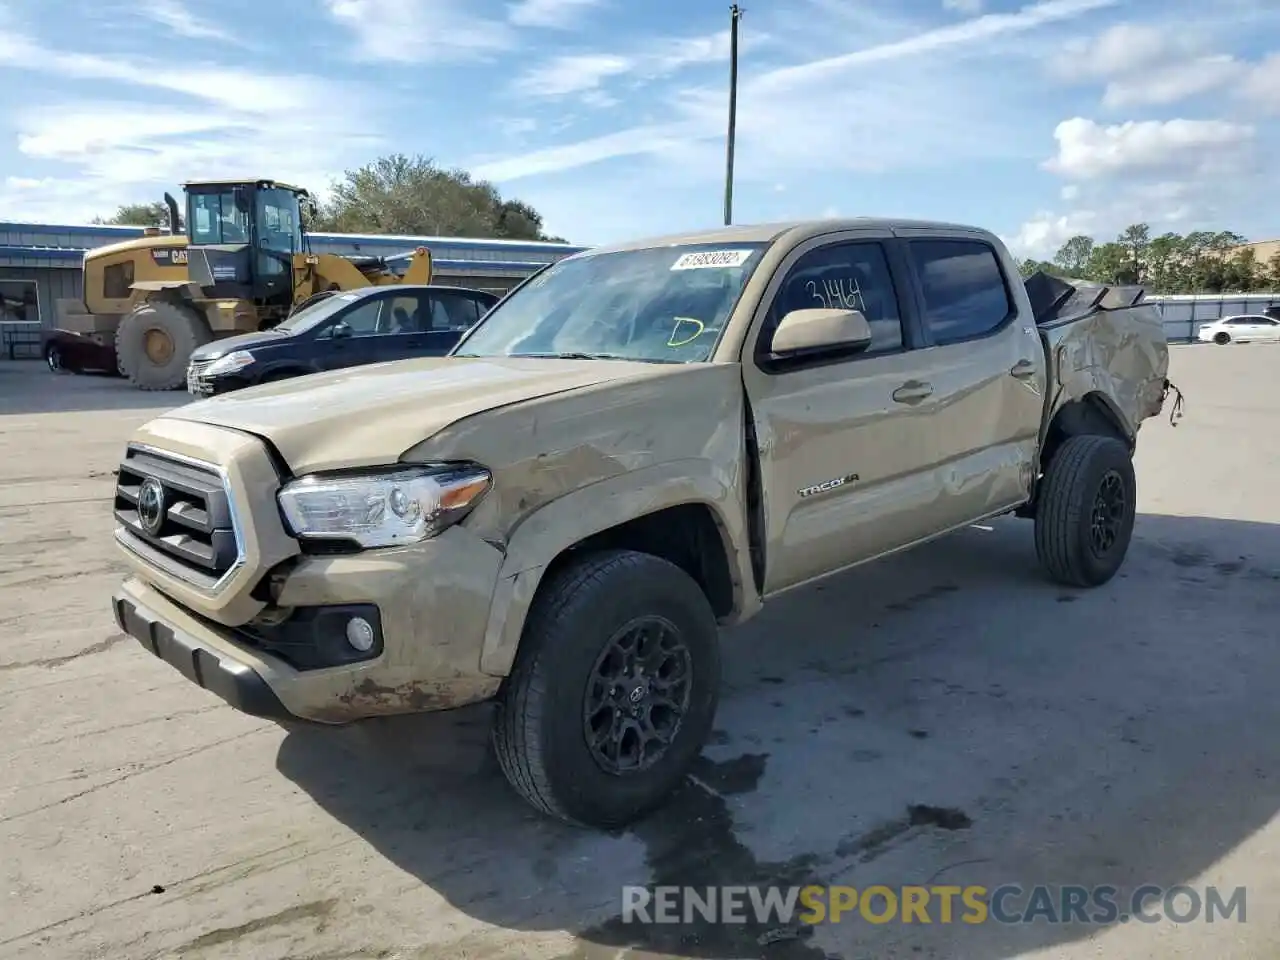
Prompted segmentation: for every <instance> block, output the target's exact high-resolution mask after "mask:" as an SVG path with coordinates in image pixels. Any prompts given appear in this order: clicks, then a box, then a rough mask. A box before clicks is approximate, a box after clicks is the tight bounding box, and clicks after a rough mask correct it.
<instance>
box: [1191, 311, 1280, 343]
mask: <svg viewBox="0 0 1280 960" xmlns="http://www.w3.org/2000/svg"><path fill="white" fill-rule="evenodd" d="M1196 337H1197V338H1198V339H1199V340H1200V342H1201V343H1216V344H1220V345H1223V346H1225V345H1226V344H1228V343H1233V342H1240V343H1249V342H1250V341H1255V340H1270V341H1272V342H1280V320H1277V319H1275V318H1274V317H1264V316H1262V315H1261V314H1252V313H1251V314H1242V315H1240V316H1235V317H1223V318H1222V319H1220V320H1214V321H1212V322H1210V323H1206V324H1205V325H1204V326H1203V327H1201V328H1200V329H1199V330H1198V331H1196Z"/></svg>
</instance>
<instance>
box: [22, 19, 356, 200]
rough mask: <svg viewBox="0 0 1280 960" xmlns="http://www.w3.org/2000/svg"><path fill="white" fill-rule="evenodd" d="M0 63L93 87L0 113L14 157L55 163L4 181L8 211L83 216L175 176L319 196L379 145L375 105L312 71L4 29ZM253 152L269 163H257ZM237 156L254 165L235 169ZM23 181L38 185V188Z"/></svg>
mask: <svg viewBox="0 0 1280 960" xmlns="http://www.w3.org/2000/svg"><path fill="white" fill-rule="evenodd" d="M0 67H8V68H11V69H16V70H20V71H25V72H27V73H28V74H36V75H39V74H46V75H54V76H56V77H58V78H59V79H60V80H62V81H72V82H75V81H82V82H83V81H87V82H89V83H90V84H92V85H93V89H95V90H104V94H103V96H101V97H98V98H84V99H81V100H79V101H71V102H62V103H53V104H50V103H41V102H40V100H41V99H42V98H41V97H39V96H37V97H34V98H32V99H31V100H30V101H29V105H28V106H26V107H25V109H22V110H20V111H18V112H17V113H16V114H13V115H11V116H9V117H8V118H7V120H8V122H9V124H10V125H11V126H12V128H13V129H14V130H15V131H16V147H17V151H18V155H19V156H20V157H21V158H25V159H26V160H27V161H28V162H29V163H31V164H32V165H33V166H34V167H35V168H36V169H41V170H42V169H45V168H51V169H52V170H53V171H57V172H56V174H54V175H52V176H49V177H32V176H18V175H14V176H11V177H10V178H9V179H8V180H6V181H5V182H4V185H3V187H2V188H0V208H2V209H4V210H5V211H6V213H7V215H8V216H11V217H16V218H28V219H37V218H38V219H53V220H67V219H72V220H84V219H86V218H88V217H90V216H92V215H94V214H107V213H110V212H111V211H112V210H114V209H115V207H116V206H118V205H119V204H121V203H125V202H132V201H137V200H152V199H156V197H157V196H158V195H159V193H160V191H162V190H164V189H169V190H172V189H174V187H175V186H176V184H177V183H178V182H180V181H182V180H185V179H203V178H214V177H231V176H244V175H246V173H248V174H249V175H258V176H273V177H279V178H280V179H282V180H288V181H291V182H296V183H301V184H303V185H306V186H310V187H312V188H314V189H315V190H316V192H323V190H324V188H325V187H326V186H327V184H328V181H329V179H330V178H331V177H332V175H333V173H334V172H335V171H338V170H341V169H343V168H344V167H345V166H347V165H349V164H351V163H353V162H354V161H356V160H357V159H359V160H363V159H367V153H368V152H369V151H370V150H372V149H373V148H374V147H375V145H378V144H380V140H379V138H378V137H377V136H376V134H375V131H376V129H377V124H378V122H379V120H380V119H381V118H380V117H379V116H378V115H377V108H376V107H374V108H371V107H370V105H369V101H368V98H366V97H364V96H362V94H361V91H360V90H359V89H357V88H353V86H352V85H350V84H336V83H331V82H329V81H327V80H325V79H324V78H320V77H309V76H290V75H273V74H259V73H254V72H251V71H249V70H245V69H239V68H229V67H224V66H221V65H218V64H211V63H199V62H195V63H193V62H189V61H188V62H174V61H172V60H123V59H111V58H106V57H101V56H97V55H94V54H85V53H78V52H74V51H65V50H57V49H50V48H46V47H42V46H41V45H40V44H39V43H38V42H36V41H35V40H34V39H32V38H30V37H26V36H23V35H22V34H21V33H19V32H17V31H16V30H11V31H9V32H7V33H5V34H4V35H3V40H0ZM121 87H123V88H125V90H126V91H127V92H125V93H122V92H121V89H120V88H121ZM128 88H133V89H132V90H128ZM148 93H149V94H150V97H149V98H148V97H147V96H146V95H147V94H148ZM157 94H158V95H159V97H158V100H157ZM316 103H323V104H325V106H326V108H327V112H326V113H325V114H324V115H318V114H316V112H315V110H314V107H315V104H316ZM264 160H267V161H268V163H269V166H270V169H263V168H262V167H259V166H258V164H259V163H262V162H263V161H264ZM246 163H252V164H254V167H253V168H251V169H250V170H249V171H246V170H245V164H246ZM50 165H52V166H51V167H50ZM34 180H39V181H41V186H40V189H39V190H38V191H37V190H33V189H32V188H31V186H30V183H29V181H34Z"/></svg>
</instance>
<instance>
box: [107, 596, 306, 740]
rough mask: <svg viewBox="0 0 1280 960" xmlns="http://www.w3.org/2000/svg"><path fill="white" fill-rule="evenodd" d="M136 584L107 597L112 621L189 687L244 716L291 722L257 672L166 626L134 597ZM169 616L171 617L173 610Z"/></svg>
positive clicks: (190, 632)
mask: <svg viewBox="0 0 1280 960" xmlns="http://www.w3.org/2000/svg"><path fill="white" fill-rule="evenodd" d="M139 586H141V584H140V582H139V581H137V580H129V581H126V582H125V584H124V586H123V587H122V588H121V589H120V590H117V591H116V593H115V596H113V597H112V598H111V600H112V607H113V608H114V610H115V615H116V623H117V624H119V626H120V629H121V630H122V631H124V632H125V633H127V634H128V635H129V636H131V637H133V638H134V639H135V640H137V641H138V642H139V643H141V644H142V645H143V646H144V647H146V648H147V649H148V650H150V651H151V652H152V653H153V654H155V655H156V656H157V657H159V658H160V659H161V660H163V661H164V662H165V663H167V664H169V666H171V667H173V668H174V669H175V670H177V671H178V672H179V673H181V674H182V675H183V676H184V677H186V678H187V679H188V680H190V681H191V682H192V683H194V684H196V685H198V686H201V687H204V688H205V689H206V690H208V691H209V692H210V693H214V694H217V695H218V696H219V697H221V698H222V699H223V700H225V701H226V702H227V703H229V704H230V705H231V706H233V707H235V708H236V709H237V710H239V711H241V712H242V713H247V714H249V715H251V716H255V717H267V718H269V719H272V720H281V721H283V720H288V719H291V718H292V714H290V713H289V711H288V710H286V709H285V707H284V704H283V703H281V702H280V698H279V697H278V696H276V694H275V691H273V690H272V689H271V685H270V684H268V683H267V681H266V680H265V679H264V678H263V677H262V675H261V674H260V673H258V672H257V671H256V670H254V669H253V667H251V666H249V665H248V664H246V663H241V662H240V661H238V660H235V659H233V658H232V657H231V656H230V655H228V653H227V652H226V651H225V650H220V649H216V648H212V647H210V646H209V645H208V644H206V643H205V642H203V641H202V640H201V639H200V637H199V636H197V635H196V634H195V633H194V632H192V631H190V630H185V629H183V628H182V627H179V626H175V625H174V624H173V623H171V622H167V621H166V620H165V619H164V618H163V617H162V615H161V614H160V613H159V612H158V611H156V610H153V609H151V608H150V607H149V606H147V605H145V604H144V603H143V602H142V601H141V600H139V599H138V598H137V594H138V593H140V592H142V591H140V590H139V589H138V587H139ZM152 592H154V591H152ZM170 606H172V604H170ZM169 612H170V616H171V618H172V613H173V611H169Z"/></svg>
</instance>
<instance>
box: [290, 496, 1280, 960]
mask: <svg viewBox="0 0 1280 960" xmlns="http://www.w3.org/2000/svg"><path fill="white" fill-rule="evenodd" d="M1277 613H1280V527H1277V526H1273V525H1267V524H1259V523H1246V522H1237V521H1228V520H1215V519H1208V518H1193V517H1174V516H1160V515H1149V514H1146V515H1142V516H1140V517H1139V521H1138V527H1137V533H1136V539H1135V542H1134V544H1133V547H1132V550H1131V553H1130V556H1129V560H1128V562H1127V564H1126V566H1125V567H1124V569H1123V571H1122V573H1121V575H1120V576H1119V577H1117V579H1115V580H1114V581H1113V582H1112V583H1111V584H1108V585H1107V586H1105V587H1103V588H1100V589H1097V590H1094V591H1083V592H1082V591H1072V590H1064V589H1062V588H1059V587H1056V586H1054V585H1052V584H1049V583H1047V582H1046V581H1045V580H1044V579H1043V578H1042V576H1041V574H1040V572H1039V570H1038V567H1037V565H1036V561H1035V555H1034V551H1033V548H1032V544H1031V528H1030V525H1029V524H1028V523H1026V522H1023V521H1016V520H1012V519H1007V520H1001V521H998V522H996V523H995V524H993V525H991V526H990V527H988V528H985V529H984V528H972V529H970V530H966V531H963V532H962V533H959V534H956V535H954V536H952V537H950V538H947V539H946V540H943V541H940V542H937V543H934V544H931V545H928V546H925V547H922V548H919V549H917V550H915V551H913V552H911V553H907V554H903V555H901V556H899V557H895V558H891V559H888V560H885V561H882V562H880V563H877V564H873V565H869V566H867V567H864V568H862V569H860V570H856V571H853V572H852V573H849V574H845V575H843V576H841V577H838V578H836V579H834V580H832V581H828V582H827V583H825V584H822V585H819V586H817V587H815V588H810V589H808V590H805V591H803V592H802V593H800V594H798V595H796V596H794V597H788V598H786V599H784V600H779V601H777V602H775V603H773V604H771V605H769V606H768V608H767V609H766V610H765V612H764V613H762V614H761V615H760V616H759V617H758V618H757V619H756V620H754V621H752V622H751V623H749V624H747V625H745V626H743V627H741V628H739V629H737V630H736V631H733V632H731V633H728V634H726V636H725V643H726V646H727V647H728V650H729V655H728V657H727V663H726V675H725V679H724V696H723V700H722V705H721V710H720V714H719V716H718V720H717V725H718V729H717V731H716V734H715V736H714V738H713V743H712V744H711V745H710V746H709V747H708V748H707V750H706V751H705V754H704V757H703V759H702V761H701V766H700V769H699V770H698V772H697V782H689V783H687V784H686V786H685V787H684V788H683V789H682V790H681V791H680V792H679V794H678V795H677V796H676V797H675V798H674V799H673V800H672V802H671V803H669V804H668V805H667V806H666V807H664V808H663V809H662V810H660V811H658V812H657V813H655V814H654V815H653V816H651V817H650V818H649V819H648V820H647V821H645V822H643V823H641V824H639V825H638V826H636V827H635V828H634V829H633V830H630V831H628V832H626V833H625V834H623V835H619V836H607V835H602V834H597V833H592V832H589V831H583V830H576V829H572V828H568V827H564V826H562V825H559V824H556V823H552V822H549V821H547V820H544V819H542V818H540V817H539V816H538V815H536V814H535V813H533V812H532V811H531V810H530V809H529V808H527V807H526V806H525V805H524V804H523V803H522V802H521V801H520V800H519V799H517V798H516V797H515V795H514V794H513V793H512V792H511V791H510V790H509V789H508V788H507V786H506V784H505V782H504V781H503V779H502V776H501V774H500V772H499V771H498V769H497V767H496V762H495V761H494V760H493V759H492V757H491V755H490V754H489V752H488V749H487V723H488V712H487V709H486V708H475V709H469V710H466V711H459V712H457V713H454V714H450V715H444V716H436V717H421V718H403V719H394V720H388V721H376V722H371V723H368V724H364V725H360V726H357V727H352V728H348V729H345V730H340V731H334V732H324V731H318V732H312V731H305V732H294V733H290V734H289V735H288V736H287V737H286V738H285V740H284V742H283V744H282V747H281V751H280V754H279V757H278V760H277V764H278V767H279V769H280V771H281V772H282V773H283V774H284V775H285V776H287V777H289V778H290V779H291V780H292V781H294V782H295V783H297V784H298V785H299V786H300V787H301V788H302V789H304V790H305V791H306V792H307V793H308V794H310V796H312V797H313V798H314V799H315V801H316V802H317V803H318V804H320V805H321V806H322V807H323V808H324V809H325V810H326V811H328V812H329V813H330V814H332V815H333V816H334V817H336V818H337V819H338V820H340V821H341V822H342V823H344V824H346V825H347V826H349V827H350V828H351V829H353V830H354V831H356V832H358V833H359V834H360V835H361V836H362V837H363V838H364V839H365V840H366V841H367V842H368V843H369V844H371V845H372V846H373V847H374V848H375V849H377V850H378V851H379V852H380V853H381V854H382V855H383V856H385V857H387V858H388V859H389V860H390V861H392V862H394V863H395V864H396V865H397V866H399V867H400V868H401V869H403V870H404V871H406V872H407V873H409V874H411V875H412V876H413V877H415V878H417V879H418V880H419V881H421V882H422V883H424V884H427V885H429V886H430V887H431V888H432V889H434V890H435V891H437V892H438V893H440V894H441V895H442V896H443V897H445V898H446V899H447V900H448V901H449V903H451V904H452V905H453V906H454V907H456V908H458V909H460V910H462V911H464V912H465V913H467V914H468V915H470V916H472V917H474V918H477V919H479V920H481V921H484V922H486V923H489V924H496V925H499V926H501V927H505V928H508V929H512V930H530V931H532V930H538V931H542V930H556V929H568V930H571V931H574V932H576V933H577V935H578V946H577V947H576V948H575V950H574V952H573V953H572V954H571V955H570V956H572V957H574V958H593V960H594V958H601V960H603V958H615V957H626V956H653V955H657V956H667V955H671V956H679V957H695V958H707V960H737V958H745V957H767V958H774V957H776V958H788V960H798V958H806V960H807V958H823V957H844V958H848V960H853V958H854V957H863V956H872V955H874V956H877V957H889V956H920V955H925V956H952V955H959V954H960V953H963V955H964V956H966V957H973V958H983V960H985V958H992V960H995V958H1004V957H1010V956H1013V955H1015V954H1018V953H1020V952H1022V951H1026V950H1030V949H1033V948H1035V947H1043V946H1049V945H1054V944H1062V943H1065V942H1068V941H1072V940H1077V939H1080V938H1083V937H1086V936H1089V935H1091V934H1095V933H1097V928H1096V927H1089V926H1086V925H1079V924H1076V925H1048V924H1045V923H1043V922H1040V923H1035V924H1020V925H1013V926H1011V925H1000V924H996V923H986V924H982V925H977V926H970V925H965V924H958V923H957V924H951V925H947V924H941V923H939V922H937V914H936V913H935V914H934V916H935V920H934V922H933V923H932V924H930V925H924V924H919V923H917V924H909V925H904V924H901V923H897V922H893V923H887V924H883V925H872V924H869V923H867V922H865V921H864V920H862V919H859V918H856V917H855V918H854V919H852V920H851V921H848V922H845V923H842V924H839V925H828V926H823V927H819V928H818V929H817V930H816V931H815V930H812V929H807V930H800V929H794V928H788V927H785V926H782V925H780V924H778V923H763V924H761V923H753V922H752V923H746V924H737V925H715V924H710V923H706V922H703V921H701V920H700V919H699V918H697V917H696V916H695V917H694V922H689V923H678V924H673V925H666V926H660V925H647V926H646V925H638V924H626V923H623V922H621V920H620V919H619V918H618V914H619V912H620V910H621V905H622V887H623V886H624V885H627V884H659V885H664V884H679V885H694V886H698V887H705V886H707V885H713V884H720V885H741V884H762V885H768V884H777V885H782V886H791V885H800V884H805V883H809V882H817V883H832V884H850V885H853V886H856V887H858V888H859V889H865V888H866V887H867V886H869V885H872V884H878V883H883V884H888V885H890V886H896V885H899V884H929V883H934V882H938V883H943V882H945V883H948V884H955V885H960V886H964V885H968V884H982V885H985V886H987V887H988V888H989V889H991V888H994V887H996V886H999V885H1000V884H1002V883H1010V882H1012V883H1019V884H1021V885H1023V886H1024V887H1029V886H1031V885H1033V884H1037V883H1043V884H1050V885H1063V884H1080V885H1085V886H1092V885H1096V884H1113V885H1115V886H1117V887H1119V888H1121V891H1122V896H1123V895H1124V894H1123V891H1128V890H1131V889H1132V888H1133V887H1135V886H1137V885H1139V884H1144V883H1155V884H1160V885H1163V886H1166V887H1167V886H1170V885H1174V884H1178V883H1184V882H1187V881H1188V880H1191V879H1192V878H1194V877H1196V876H1197V875H1198V874H1199V873H1201V872H1202V871H1204V870H1205V869H1206V868H1208V867H1209V866H1210V865H1212V864H1214V863H1215V862H1216V861H1218V860H1219V859H1220V858H1221V857H1223V856H1224V855H1225V854H1227V853H1228V852H1229V851H1231V850H1232V848H1234V847H1235V846H1236V845H1238V844H1239V843H1241V842H1242V841H1243V840H1245V839H1246V838H1248V837H1249V836H1250V835H1251V834H1252V833H1253V832H1255V831H1256V830H1258V829H1259V828H1260V827H1262V826H1263V825H1264V824H1266V823H1267V821H1269V820H1270V819H1271V818H1272V817H1273V816H1274V815H1275V813H1276V811H1277V809H1278V808H1280V777H1277V776H1275V773H1274V772H1275V770H1276V769H1277V768H1278V767H1280V739H1277V738H1276V737H1275V736H1274V735H1273V734H1274V731H1275V730H1276V729H1277V728H1278V727H1280V699H1278V698H1276V697H1275V694H1274V678H1275V677H1276V676H1277V675H1280V670H1278V669H1277V668H1278V667H1280V647H1277V645H1276V644H1275V642H1274V637H1275V629H1274V624H1275V622H1276V615H1277ZM1015 905H1016V904H1015ZM958 913H959V911H957V914H958ZM626 948H635V949H636V950H638V951H653V953H648V952H637V953H628V952H627V950H626Z"/></svg>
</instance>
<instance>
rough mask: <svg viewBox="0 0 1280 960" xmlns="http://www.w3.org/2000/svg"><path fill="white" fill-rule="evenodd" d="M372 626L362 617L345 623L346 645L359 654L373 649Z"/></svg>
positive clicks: (353, 618)
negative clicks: (349, 645) (353, 648)
mask: <svg viewBox="0 0 1280 960" xmlns="http://www.w3.org/2000/svg"><path fill="white" fill-rule="evenodd" d="M373 640H374V635H373V625H372V624H370V623H369V621H368V620H366V619H365V618H364V617H352V618H351V619H350V620H348V621H347V643H349V644H351V646H353V647H355V648H356V649H357V650H359V651H360V652H361V653H368V652H369V651H370V650H372V649H373Z"/></svg>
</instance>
